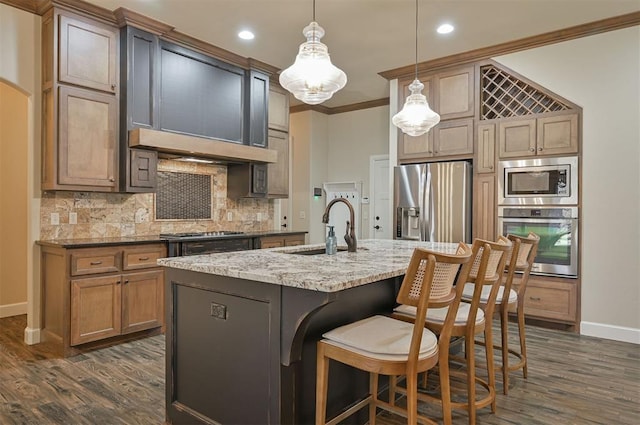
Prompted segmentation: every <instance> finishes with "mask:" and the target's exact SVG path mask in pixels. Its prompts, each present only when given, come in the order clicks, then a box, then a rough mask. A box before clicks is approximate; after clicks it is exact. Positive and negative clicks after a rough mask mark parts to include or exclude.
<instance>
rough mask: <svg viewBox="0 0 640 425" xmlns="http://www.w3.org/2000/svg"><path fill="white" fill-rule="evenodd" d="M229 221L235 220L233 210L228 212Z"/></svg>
mask: <svg viewBox="0 0 640 425" xmlns="http://www.w3.org/2000/svg"><path fill="white" fill-rule="evenodd" d="M227 221H233V213H232V212H231V211H229V212H227Z"/></svg>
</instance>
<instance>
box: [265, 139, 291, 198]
mask: <svg viewBox="0 0 640 425" xmlns="http://www.w3.org/2000/svg"><path fill="white" fill-rule="evenodd" d="M269 149H273V150H275V151H277V152H278V162H276V163H273V164H268V165H267V167H268V175H267V183H268V184H269V196H271V197H273V198H276V197H278V198H286V197H288V196H289V134H288V133H282V132H280V131H271V132H270V133H269Z"/></svg>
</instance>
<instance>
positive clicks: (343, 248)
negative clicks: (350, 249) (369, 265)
mask: <svg viewBox="0 0 640 425" xmlns="http://www.w3.org/2000/svg"><path fill="white" fill-rule="evenodd" d="M346 251H347V247H346V246H339V247H338V252H346ZM285 254H297V255H320V254H325V255H326V249H325V248H316V249H308V250H305V251H293V252H286V253H285Z"/></svg>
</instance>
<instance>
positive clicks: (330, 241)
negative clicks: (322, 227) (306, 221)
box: [326, 226, 338, 255]
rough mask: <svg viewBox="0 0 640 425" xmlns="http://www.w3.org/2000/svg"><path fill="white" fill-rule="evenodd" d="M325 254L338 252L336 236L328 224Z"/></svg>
mask: <svg viewBox="0 0 640 425" xmlns="http://www.w3.org/2000/svg"><path fill="white" fill-rule="evenodd" d="M326 252H327V255H333V254H335V253H336V252H338V238H336V234H335V233H334V231H333V226H329V235H328V236H327V251H326Z"/></svg>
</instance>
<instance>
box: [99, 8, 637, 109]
mask: <svg viewBox="0 0 640 425" xmlns="http://www.w3.org/2000/svg"><path fill="white" fill-rule="evenodd" d="M88 1H89V2H90V3H94V4H97V5H99V6H102V7H104V8H106V9H108V10H114V9H117V8H119V7H124V8H127V9H130V10H133V11H136V12H139V13H142V14H143V15H146V16H149V17H151V18H154V19H156V20H158V21H162V22H164V23H166V24H169V25H171V26H173V27H175V29H176V30H177V31H180V32H182V33H185V34H188V35H190V36H193V37H195V38H198V39H201V40H203V41H206V42H208V43H211V44H213V45H215V46H218V47H221V48H223V49H226V50H229V51H232V52H234V53H237V54H239V55H241V56H244V57H250V58H254V59H258V60H260V61H262V62H266V63H268V64H270V65H273V66H276V67H278V68H280V69H284V68H286V67H288V66H289V65H291V64H292V63H293V60H294V59H295V55H296V53H297V50H298V46H299V45H300V44H301V43H302V42H304V41H305V40H304V37H303V36H302V29H303V28H304V27H305V26H306V25H308V24H309V22H311V20H312V16H313V0H88ZM419 10H420V12H419V41H418V61H420V62H422V61H426V60H430V59H435V58H440V57H444V56H448V55H451V54H455V53H461V52H465V51H469V50H473V49H478V48H481V47H487V46H492V45H496V44H499V43H503V42H507V41H512V40H516V39H520V38H523V37H528V36H533V35H538V34H542V33H545V32H549V31H554V30H559V29H562V28H567V27H571V26H574V25H579V24H584V23H587V22H593V21H597V20H601V19H605V18H609V17H613V16H618V15H623V14H626V13H631V12H637V11H639V10H640V0H419ZM316 21H317V22H318V23H319V24H320V25H321V26H322V27H323V28H324V29H325V31H326V35H325V37H324V38H323V39H322V41H323V42H324V43H325V44H326V45H327V46H328V47H329V53H330V55H331V59H332V62H333V63H334V65H336V66H338V67H339V68H341V69H342V70H343V71H345V72H346V74H347V77H348V82H347V85H346V86H345V88H344V89H342V90H341V91H339V92H338V93H336V94H335V95H334V96H333V98H332V99H330V100H329V101H327V102H325V103H324V105H325V106H329V107H335V106H341V105H348V104H352V103H358V102H363V101H368V100H374V99H380V98H384V97H388V96H389V85H388V82H387V81H386V80H385V79H384V78H382V77H381V76H379V75H378V73H379V72H381V71H387V70H390V69H395V68H399V67H402V66H406V65H411V64H413V63H414V57H415V2H414V0H317V1H316ZM445 21H447V22H450V23H452V24H453V25H454V26H455V27H456V31H455V32H454V33H452V34H449V35H439V34H437V33H436V31H435V29H436V27H437V26H438V25H439V24H440V23H442V22H445ZM242 29H250V30H252V31H253V32H254V33H255V34H256V38H255V39H254V40H252V41H245V40H240V39H239V38H238V37H237V33H238V32H239V31H240V30H242Z"/></svg>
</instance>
